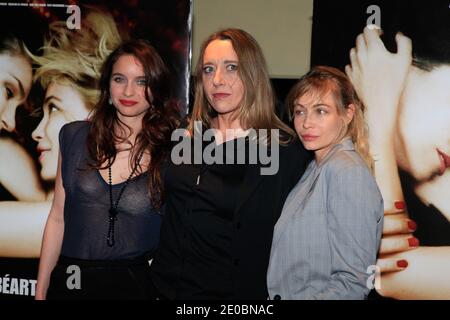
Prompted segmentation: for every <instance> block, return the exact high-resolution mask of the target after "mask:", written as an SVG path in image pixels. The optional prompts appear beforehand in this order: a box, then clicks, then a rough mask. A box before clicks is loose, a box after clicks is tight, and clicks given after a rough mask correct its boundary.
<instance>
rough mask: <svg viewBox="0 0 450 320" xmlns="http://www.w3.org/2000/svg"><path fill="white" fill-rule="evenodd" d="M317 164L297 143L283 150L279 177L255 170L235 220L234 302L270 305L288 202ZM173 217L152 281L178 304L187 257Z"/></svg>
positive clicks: (166, 221)
mask: <svg viewBox="0 0 450 320" xmlns="http://www.w3.org/2000/svg"><path fill="white" fill-rule="evenodd" d="M311 158H312V157H311V154H310V153H308V152H307V151H305V149H304V148H303V146H302V144H301V143H300V142H299V141H298V140H296V141H295V142H292V143H291V144H289V145H287V146H280V148H279V159H280V161H279V170H278V172H277V173H276V174H274V175H261V174H260V172H261V171H260V169H261V166H260V165H249V167H248V170H247V171H246V176H245V177H244V183H243V186H242V189H241V193H240V196H239V201H238V204H237V206H236V211H235V213H234V216H233V235H232V243H231V253H232V257H233V270H232V271H231V275H232V288H233V289H232V291H233V296H231V297H229V298H230V299H267V297H268V291H267V285H266V273H267V268H268V264H269V257H270V248H271V244H272V235H273V228H274V226H275V223H276V222H277V220H278V218H279V216H280V214H281V211H282V208H283V204H284V201H285V200H286V198H287V196H288V194H289V192H290V190H291V189H292V188H293V187H294V185H295V184H296V183H297V181H298V180H299V179H300V177H301V175H302V174H303V173H304V171H305V169H306V166H307V164H308V163H309V161H310V159H311ZM166 191H167V192H168V193H170V192H171V191H170V190H166ZM168 196H169V197H170V196H172V195H168ZM168 205H169V204H168ZM171 211H173V210H168V212H167V215H166V216H165V217H164V221H163V226H162V230H161V242H160V247H159V249H158V252H157V253H156V255H155V258H154V261H153V262H152V265H151V278H152V282H153V284H154V285H155V287H156V289H157V291H159V293H160V295H162V296H163V297H166V298H169V299H174V298H176V289H175V288H176V287H177V279H178V277H179V274H180V272H181V270H182V259H184V258H185V257H183V254H182V252H181V249H180V243H181V242H182V241H183V239H182V238H181V234H182V233H183V229H182V228H180V222H179V217H177V214H176V213H175V212H171Z"/></svg>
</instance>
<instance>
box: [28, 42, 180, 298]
mask: <svg viewBox="0 0 450 320" xmlns="http://www.w3.org/2000/svg"><path fill="white" fill-rule="evenodd" d="M170 88H171V85H170V81H169V73H168V70H167V68H166V66H165V65H164V63H163V61H162V59H161V58H160V56H159V55H158V53H157V52H156V51H155V49H154V48H153V47H152V46H150V45H149V44H148V43H147V42H145V41H143V40H131V41H127V42H125V43H123V44H121V45H120V46H119V47H118V48H117V49H116V50H115V51H113V53H112V54H111V55H110V56H109V57H108V58H107V60H106V62H105V64H104V65H103V69H102V73H101V77H100V97H99V102H98V103H97V104H96V106H95V107H94V110H93V114H92V116H91V117H90V120H89V121H77V122H73V123H70V124H67V125H65V126H64V127H63V128H62V129H61V132H60V136H59V139H60V145H61V149H60V150H61V152H60V157H59V161H58V173H57V176H56V182H55V196H54V200H53V205H52V209H51V211H50V215H49V218H48V220H47V225H46V228H45V232H44V240H43V244H42V252H41V261H40V267H39V275H38V284H37V290H36V298H37V299H45V298H46V293H47V289H48V295H47V297H48V298H56V299H96V298H113V299H114V298H116V299H117V298H127V299H142V298H150V297H151V292H150V290H149V288H148V287H147V284H148V283H149V281H148V278H147V277H148V268H149V264H148V260H149V259H150V258H152V255H153V250H154V249H155V248H156V246H157V244H158V241H159V228H160V223H161V208H162V203H163V199H164V190H163V185H162V172H163V168H164V162H165V159H166V156H167V155H168V154H169V151H170V136H171V133H172V131H173V130H174V129H175V128H176V126H177V125H178V120H177V118H178V114H179V112H178V110H177V104H176V103H175V102H174V101H173V100H172V99H171V92H170ZM71 265H76V266H78V267H79V268H81V269H80V271H81V272H80V276H81V277H82V280H80V279H78V280H79V282H77V281H74V283H73V286H72V287H70V288H69V286H68V285H67V283H68V282H70V281H68V277H70V276H71V274H67V270H68V267H69V266H71ZM52 270H53V271H52ZM81 283H82V284H83V285H82V286H81ZM71 289H72V290H71Z"/></svg>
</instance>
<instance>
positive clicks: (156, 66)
mask: <svg viewBox="0 0 450 320" xmlns="http://www.w3.org/2000/svg"><path fill="white" fill-rule="evenodd" d="M123 55H132V56H133V57H135V58H136V59H137V60H138V61H139V62H140V63H141V65H142V67H143V69H144V74H145V78H146V88H147V89H149V90H145V98H146V100H147V102H148V103H149V105H150V108H149V109H148V111H147V113H146V114H145V115H144V118H143V119H142V130H141V131H140V132H139V133H138V134H137V136H136V141H135V143H134V145H133V144H132V143H131V142H130V141H129V140H128V138H129V137H130V136H131V134H132V129H131V128H130V127H129V126H128V125H126V124H125V123H123V122H122V121H120V119H119V118H118V117H117V112H116V109H115V108H114V107H113V106H111V105H110V104H109V97H110V81H111V74H112V70H113V66H114V64H115V63H116V61H117V60H118V59H119V58H120V57H121V56H123ZM99 87H100V98H99V101H98V103H97V105H96V106H95V107H94V110H93V112H92V116H91V118H90V121H91V129H90V132H89V135H88V149H89V153H90V155H91V157H92V159H96V163H95V164H94V165H93V166H94V167H95V168H97V169H105V168H108V167H109V166H110V164H112V163H113V162H114V160H115V158H116V155H117V149H116V142H117V141H119V142H127V143H129V144H130V148H131V152H132V158H131V164H132V166H136V167H137V173H142V167H141V165H140V164H139V155H140V154H142V153H143V152H145V151H147V152H149V154H150V159H151V160H150V163H149V165H148V191H149V194H150V197H151V199H152V205H153V207H154V208H160V207H161V205H162V203H163V201H164V190H163V182H162V180H163V179H162V175H161V169H162V166H163V165H164V162H165V159H166V157H167V156H168V154H169V153H170V147H171V140H170V137H171V134H172V131H173V130H174V129H175V128H177V127H178V125H179V116H180V112H179V104H178V102H177V101H176V100H175V99H173V96H172V92H171V88H172V86H171V81H170V76H169V71H168V69H167V67H166V65H165V64H164V62H163V60H162V59H161V57H160V56H159V54H158V53H157V52H156V50H155V49H154V48H153V47H152V46H151V45H150V44H149V43H148V42H147V41H145V40H128V41H126V42H124V43H122V44H121V45H120V46H119V47H117V48H116V50H114V51H113V52H112V53H111V55H109V57H108V58H107V59H106V61H105V63H104V65H103V67H102V72H101V77H100V81H99ZM148 91H150V92H151V95H152V99H151V98H150V96H149V94H148ZM119 124H120V126H125V127H127V128H128V129H129V132H130V134H129V136H128V137H125V138H124V137H123V136H118V135H117V134H116V131H115V130H114V128H115V127H116V126H117V125H119Z"/></svg>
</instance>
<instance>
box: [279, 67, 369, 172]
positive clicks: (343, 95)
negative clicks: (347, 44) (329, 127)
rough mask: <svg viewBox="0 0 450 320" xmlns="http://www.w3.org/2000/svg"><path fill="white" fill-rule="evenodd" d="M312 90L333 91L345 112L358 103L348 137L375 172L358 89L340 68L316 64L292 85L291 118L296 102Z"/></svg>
mask: <svg viewBox="0 0 450 320" xmlns="http://www.w3.org/2000/svg"><path fill="white" fill-rule="evenodd" d="M307 92H312V93H313V94H316V95H317V96H319V97H321V96H324V95H326V94H328V93H329V92H331V93H332V95H333V97H334V101H335V102H336V106H337V110H338V113H339V114H340V115H343V114H344V112H345V110H346V109H347V108H348V107H349V105H351V104H353V105H354V106H355V112H354V115H353V119H352V120H351V121H350V123H349V124H348V125H347V130H346V132H345V133H344V136H345V137H350V138H351V139H352V141H353V144H354V145H355V150H356V152H358V154H359V155H360V156H361V158H362V159H363V160H364V162H365V163H366V164H367V166H368V167H369V169H370V170H371V171H372V172H373V169H374V164H373V158H372V156H371V155H370V152H369V140H368V130H367V125H366V123H365V120H364V105H363V104H362V102H361V100H360V99H359V98H358V95H357V94H356V91H355V89H354V88H353V85H352V83H351V82H350V80H349V79H348V77H347V76H346V75H345V74H344V73H343V72H342V71H340V70H338V69H336V68H333V67H328V66H316V67H314V68H313V69H311V71H309V72H308V73H307V74H306V75H304V76H303V77H302V78H300V80H299V81H298V82H297V83H296V84H295V85H294V86H293V87H292V88H291V90H290V92H289V94H288V96H287V98H286V102H287V105H288V109H289V113H290V115H291V117H292V114H293V110H294V106H295V101H296V100H297V99H298V98H300V97H301V96H303V95H304V94H306V93H307Z"/></svg>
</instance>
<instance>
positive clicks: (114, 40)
mask: <svg viewBox="0 0 450 320" xmlns="http://www.w3.org/2000/svg"><path fill="white" fill-rule="evenodd" d="M50 31H51V34H50V36H49V37H48V38H47V39H45V40H44V46H43V47H42V50H43V54H42V56H35V55H32V54H30V53H29V55H30V56H31V57H32V59H33V61H34V62H35V63H36V64H37V65H38V67H37V69H36V72H35V76H34V81H39V82H40V84H41V85H42V87H43V88H44V89H46V88H47V87H48V86H49V85H50V84H51V83H58V84H62V85H69V86H72V87H73V88H74V89H75V90H77V91H78V92H79V93H80V94H81V96H82V97H83V99H84V102H85V104H86V107H87V109H88V110H92V108H93V107H94V106H95V104H96V103H97V101H98V98H99V90H98V80H99V79H100V73H101V67H102V64H103V62H104V61H105V60H106V58H107V57H108V55H109V54H110V53H111V52H112V51H113V50H114V49H115V48H116V47H117V46H118V45H119V44H120V42H121V36H120V34H119V32H118V30H117V27H116V24H115V22H114V19H113V18H112V17H111V16H110V15H109V14H108V13H105V12H101V11H98V10H93V9H91V10H90V11H89V13H88V14H87V15H86V17H84V19H82V24H81V29H79V30H77V29H75V30H70V29H68V28H67V26H66V22H65V21H57V22H54V23H52V24H51V25H50Z"/></svg>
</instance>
